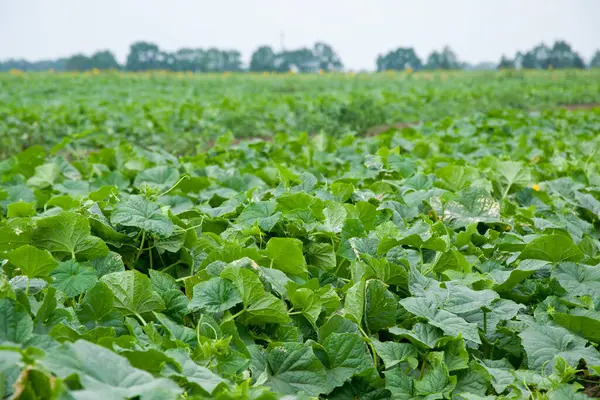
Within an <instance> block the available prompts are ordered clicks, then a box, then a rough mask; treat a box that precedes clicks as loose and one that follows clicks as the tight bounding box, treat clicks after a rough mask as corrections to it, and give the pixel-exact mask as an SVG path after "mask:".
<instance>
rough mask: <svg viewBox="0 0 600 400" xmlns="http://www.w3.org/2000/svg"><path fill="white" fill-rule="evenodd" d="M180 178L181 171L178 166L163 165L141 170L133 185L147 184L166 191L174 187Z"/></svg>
mask: <svg viewBox="0 0 600 400" xmlns="http://www.w3.org/2000/svg"><path fill="white" fill-rule="evenodd" d="M178 180H179V171H177V168H173V167H167V166H165V165H161V166H158V167H154V168H149V169H146V170H144V171H142V172H140V173H139V174H138V175H137V176H136V177H135V181H134V182H133V185H134V186H135V187H137V188H141V187H143V186H144V185H147V186H149V187H151V188H153V189H155V190H157V191H165V190H168V189H170V188H171V187H173V186H174V185H175V184H176V183H177V181H178Z"/></svg>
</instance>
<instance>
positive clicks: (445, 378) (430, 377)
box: [415, 362, 456, 398]
mask: <svg viewBox="0 0 600 400" xmlns="http://www.w3.org/2000/svg"><path fill="white" fill-rule="evenodd" d="M454 386H456V376H450V375H448V370H447V369H446V366H445V365H444V364H443V363H441V362H437V363H436V364H435V365H433V367H432V369H431V370H430V371H429V372H428V373H427V374H425V376H423V379H421V380H420V381H416V382H415V394H416V395H418V396H429V395H440V394H441V395H442V396H443V397H444V398H449V397H450V393H451V392H452V390H454Z"/></svg>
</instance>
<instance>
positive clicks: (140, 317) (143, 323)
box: [135, 313, 146, 326]
mask: <svg viewBox="0 0 600 400" xmlns="http://www.w3.org/2000/svg"><path fill="white" fill-rule="evenodd" d="M135 316H136V317H138V319H139V320H140V322H141V323H142V325H144V326H146V320H145V319H144V318H143V317H142V316H141V315H140V314H138V313H135Z"/></svg>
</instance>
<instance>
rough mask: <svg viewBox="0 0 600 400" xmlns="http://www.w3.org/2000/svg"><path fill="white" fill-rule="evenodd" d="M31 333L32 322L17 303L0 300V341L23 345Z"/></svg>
mask: <svg viewBox="0 0 600 400" xmlns="http://www.w3.org/2000/svg"><path fill="white" fill-rule="evenodd" d="M32 333H33V321H32V320H31V317H30V316H29V314H28V313H27V311H26V310H25V309H24V308H23V306H22V305H21V304H19V303H15V302H14V301H13V300H10V299H0V341H8V342H14V343H25V342H26V341H27V340H28V339H29V338H30V337H31V335H32Z"/></svg>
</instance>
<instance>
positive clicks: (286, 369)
mask: <svg viewBox="0 0 600 400" xmlns="http://www.w3.org/2000/svg"><path fill="white" fill-rule="evenodd" d="M267 362H268V378H267V381H266V382H265V385H267V386H269V387H270V388H271V389H272V390H273V391H275V392H277V393H280V394H283V395H295V394H297V393H298V392H304V393H305V394H306V395H308V396H318V395H319V394H321V393H326V392H327V388H328V382H327V374H326V372H325V368H324V367H323V365H322V364H321V362H320V361H319V360H318V359H317V357H316V356H315V354H314V353H313V350H312V348H311V347H310V346H307V345H305V344H301V343H283V344H281V345H279V346H276V347H273V348H272V349H271V350H270V351H269V355H268V357H267Z"/></svg>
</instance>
